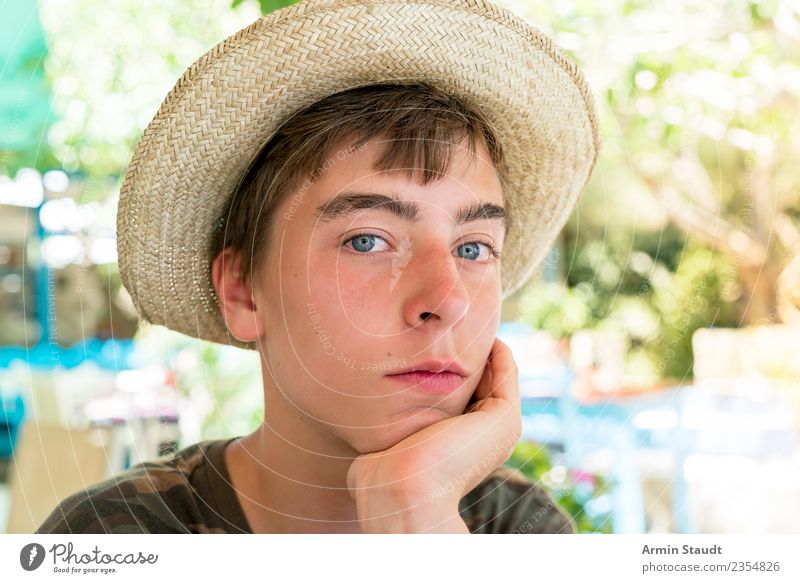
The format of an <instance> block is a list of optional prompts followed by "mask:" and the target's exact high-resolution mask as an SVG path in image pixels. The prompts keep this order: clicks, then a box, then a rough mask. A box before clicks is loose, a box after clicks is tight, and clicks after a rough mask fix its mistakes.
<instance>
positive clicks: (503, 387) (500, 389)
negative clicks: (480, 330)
mask: <svg viewBox="0 0 800 583" xmlns="http://www.w3.org/2000/svg"><path fill="white" fill-rule="evenodd" d="M490 358H491V359H490V361H489V362H490V363H491V366H492V388H491V396H492V397H495V398H497V399H503V400H506V401H511V402H514V401H518V400H519V369H518V368H517V363H516V361H515V360H514V355H513V354H512V353H511V349H510V348H509V347H508V345H507V344H506V343H505V342H503V341H501V340H500V339H497V341H496V346H494V347H493V351H492V354H491V357H490Z"/></svg>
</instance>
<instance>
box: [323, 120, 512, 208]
mask: <svg viewBox="0 0 800 583" xmlns="http://www.w3.org/2000/svg"><path fill="white" fill-rule="evenodd" d="M387 149H388V140H387V139H386V138H383V137H380V136H379V137H377V138H373V139H371V140H369V141H368V142H366V143H364V144H361V145H359V146H357V147H351V146H350V144H347V143H343V144H341V145H339V146H337V147H334V148H332V149H331V152H329V153H328V155H327V156H326V158H325V162H324V163H323V165H322V167H321V168H320V169H318V170H321V172H319V173H318V176H317V180H316V181H314V182H313V183H312V184H311V186H310V188H309V194H310V195H311V196H310V197H309V199H310V200H309V202H311V206H312V207H313V208H314V209H316V208H318V207H319V206H320V205H321V204H323V203H325V202H326V201H329V200H331V199H333V197H335V196H336V195H337V194H339V193H342V192H344V191H361V192H378V193H384V194H387V195H390V196H392V197H393V198H398V199H416V200H419V201H423V202H425V201H427V202H431V203H434V204H437V205H439V206H443V207H445V206H450V203H452V204H463V203H464V202H465V200H470V201H471V202H490V203H494V204H495V205H498V206H501V207H502V206H503V204H504V198H503V188H502V183H501V180H500V177H499V176H498V172H497V170H496V168H495V167H494V164H493V163H492V160H491V158H490V155H489V152H488V151H487V149H486V146H485V145H484V144H483V143H482V142H481V141H480V140H477V141H476V143H475V151H474V152H471V151H470V150H469V147H468V145H467V144H466V142H462V143H458V144H453V145H452V148H451V152H450V154H451V155H450V159H449V164H447V165H446V168H445V167H443V165H441V164H440V163H439V164H433V165H432V164H428V165H429V166H433V167H434V168H436V167H443V172H442V173H433V179H432V180H430V181H428V182H427V184H423V182H424V181H423V180H422V175H423V172H424V171H425V169H424V168H422V167H421V164H420V165H416V166H414V167H413V172H411V171H410V170H409V168H408V167H405V166H397V165H395V167H392V168H391V169H389V170H382V169H380V168H378V167H377V163H378V162H379V161H380V160H381V157H382V156H383V155H384V153H385V152H386V150H387ZM442 152H443V151H439V152H438V153H439V154H441V153H442ZM429 153H430V152H428V154H429ZM438 162H441V161H438Z"/></svg>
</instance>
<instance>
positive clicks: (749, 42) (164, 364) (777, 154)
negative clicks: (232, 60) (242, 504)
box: [0, 0, 800, 533]
mask: <svg viewBox="0 0 800 583" xmlns="http://www.w3.org/2000/svg"><path fill="white" fill-rule="evenodd" d="M498 3H499V4H502V5H505V6H507V7H508V8H510V9H511V10H513V11H514V12H516V13H517V14H518V15H520V16H522V17H524V18H526V19H528V20H529V21H530V22H532V23H533V24H535V25H537V26H539V27H540V28H541V29H542V30H544V31H545V32H546V33H548V34H549V35H551V36H552V37H553V38H554V39H555V40H556V42H557V43H558V45H559V46H561V47H562V48H563V49H564V50H565V51H566V52H567V53H568V54H569V55H570V56H571V57H572V58H573V59H575V60H576V61H577V62H578V63H579V64H580V66H581V67H582V68H583V70H584V72H585V74H586V76H587V78H588V80H589V83H590V85H591V87H592V89H593V92H594V95H595V97H596V100H597V102H598V107H599V110H600V116H601V122H602V131H603V135H604V149H603V152H602V157H601V159H600V161H599V163H598V167H597V168H596V170H595V172H594V174H593V177H592V180H591V182H590V183H589V185H588V186H587V189H586V191H585V193H584V195H583V197H582V199H581V202H580V204H579V206H578V208H577V209H576V211H575V212H574V214H573V216H572V217H571V219H570V222H569V223H568V225H567V227H566V229H565V230H564V232H563V233H562V235H561V237H560V238H559V240H558V241H557V244H556V245H554V246H553V248H552V249H551V250H550V253H549V255H548V257H547V260H546V261H545V262H544V263H543V265H542V267H541V269H540V270H539V272H538V273H537V275H536V277H535V278H534V279H533V280H532V281H531V282H530V283H529V284H528V285H527V286H526V287H525V288H523V289H522V290H520V291H519V292H518V293H517V294H515V295H514V297H511V298H509V299H508V300H507V301H506V302H505V303H504V305H503V318H502V319H503V322H502V324H501V327H500V330H499V331H498V335H499V336H500V338H501V339H503V340H504V341H506V342H507V343H508V344H509V345H510V346H511V348H512V350H513V352H514V355H515V358H516V360H517V363H518V365H519V368H520V388H521V391H522V395H523V415H524V418H523V426H524V431H523V440H522V442H521V443H520V444H519V445H518V447H517V449H516V451H515V453H514V455H513V456H512V458H511V459H510V460H509V461H508V462H507V463H508V464H509V465H513V466H516V467H518V468H520V469H521V470H522V471H523V472H524V473H525V474H526V475H527V476H528V477H529V478H530V479H532V480H536V481H541V482H542V483H543V484H544V485H546V486H547V487H548V488H550V489H551V491H552V492H553V493H554V494H555V495H556V498H557V499H558V501H559V502H560V504H561V505H562V506H563V507H564V508H565V509H566V510H567V511H568V512H570V513H571V514H572V515H573V517H574V518H575V520H576V523H577V525H578V528H579V531H580V532H585V533H647V532H653V533H655V532H659V533H662V532H678V533H788V532H794V533H796V532H800V447H799V446H800V441H799V440H798V427H800V165H798V164H797V162H796V160H798V159H800V116H798V115H797V112H798V111H800V1H798V0H738V1H728V0H703V1H699V0H683V1H669V2H668V1H666V0H662V1H659V2H644V1H636V0H625V1H623V0H608V1H604V2H602V3H595V2H588V1H586V2H584V1H578V0H575V1H573V0H556V1H552V0H549V1H547V2H545V1H538V0H505V1H498ZM288 4H291V2H283V1H279V0H276V1H270V0H260V1H255V0H234V1H233V2H231V0H202V1H201V0H174V1H172V2H157V1H155V0H116V1H115V2H99V1H97V0H5V1H4V2H3V1H0V15H1V16H2V18H0V532H19V533H22V532H33V530H34V529H35V528H36V526H38V524H39V523H40V522H41V521H42V520H43V519H44V517H45V516H46V515H47V514H48V513H49V512H50V511H51V510H52V508H53V507H54V506H55V504H56V503H57V502H58V501H59V500H60V499H62V498H63V497H65V496H66V495H68V494H70V493H72V492H74V491H77V490H78V489H81V488H83V487H85V486H87V485H89V484H91V483H94V482H96V481H99V480H101V479H104V478H106V477H108V476H110V475H112V474H114V473H116V472H118V471H120V470H122V469H124V468H126V467H129V466H131V465H134V464H136V463H138V462H139V461H143V460H146V459H151V458H154V457H156V456H158V455H161V454H163V453H168V452H171V451H174V450H175V449H177V448H181V447H184V446H187V445H191V444H192V443H195V442H197V441H199V440H201V439H217V438H224V437H228V436H233V435H241V434H244V433H247V432H249V431H251V430H252V429H254V428H255V427H256V426H257V424H258V423H259V422H260V420H261V415H262V411H261V408H262V396H261V376H260V369H259V363H258V359H257V355H255V354H253V353H250V352H249V351H242V350H238V349H235V348H231V347H226V346H221V345H216V344H211V343H206V342H202V341H199V340H195V339H192V338H189V337H186V336H182V335H180V334H177V333H174V332H171V331H169V330H166V329H164V328H160V327H154V326H148V325H145V324H141V325H140V324H139V323H138V322H137V318H136V314H135V311H134V309H133V306H132V303H131V300H130V297H129V296H128V294H127V293H126V291H125V289H124V288H122V287H121V285H120V280H119V275H118V272H117V265H116V240H115V213H116V204H117V200H118V193H119V186H120V183H121V179H122V176H123V175H124V171H125V166H126V164H127V162H128V160H129V159H130V155H131V154H132V151H133V148H134V146H135V144H136V142H137V139H138V137H139V136H140V134H141V131H142V130H143V129H144V127H145V126H146V125H147V123H148V122H149V121H150V120H151V119H152V117H153V115H154V114H155V112H156V110H157V108H158V106H159V104H160V102H161V100H162V98H163V97H164V95H166V93H167V92H168V91H169V90H170V89H171V88H172V86H173V85H174V83H175V81H176V80H177V79H178V77H179V76H180V75H181V74H182V72H183V71H184V70H185V69H186V68H187V67H188V66H189V65H190V64H191V63H192V62H193V61H194V60H196V59H197V58H199V57H200V56H201V55H202V54H203V53H204V52H205V51H206V50H208V49H210V48H211V47H212V46H214V45H215V44H216V43H218V42H220V41H222V40H223V39H224V38H225V37H227V36H228V35H230V34H232V33H234V32H236V31H237V30H239V29H240V28H242V27H244V26H246V25H247V24H249V23H250V22H252V21H253V20H254V19H256V18H257V17H258V16H259V15H260V14H262V13H266V12H269V11H271V10H274V9H276V8H279V7H281V6H284V5H288Z"/></svg>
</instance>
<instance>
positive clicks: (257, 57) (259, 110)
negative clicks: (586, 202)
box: [117, 0, 600, 349]
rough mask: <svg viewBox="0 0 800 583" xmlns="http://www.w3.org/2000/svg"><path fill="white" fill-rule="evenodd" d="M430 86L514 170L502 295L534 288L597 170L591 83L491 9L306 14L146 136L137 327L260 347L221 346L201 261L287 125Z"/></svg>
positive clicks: (268, 27) (249, 46)
mask: <svg viewBox="0 0 800 583" xmlns="http://www.w3.org/2000/svg"><path fill="white" fill-rule="evenodd" d="M421 80H424V81H427V82H428V83H430V84H432V85H434V86H436V87H438V88H439V89H441V90H443V91H446V92H448V93H450V94H453V95H456V96H459V97H462V98H466V99H468V100H471V101H472V102H473V103H475V104H477V105H478V106H479V107H480V108H481V109H482V111H483V112H484V113H485V114H486V115H487V117H488V118H489V120H490V121H491V122H492V123H493V124H494V126H495V129H496V131H497V133H498V136H499V138H500V140H501V143H502V145H503V148H504V150H505V154H506V158H507V161H508V171H509V173H508V177H509V181H508V183H507V185H506V186H507V192H508V198H507V201H506V205H507V208H508V211H509V214H510V215H511V216H512V218H513V222H512V226H511V228H510V229H509V232H508V235H507V238H506V243H505V244H504V246H503V274H502V284H503V297H504V298H505V297H507V296H508V295H510V294H511V293H513V292H514V291H515V290H517V289H518V288H519V287H520V286H521V285H522V284H524V283H525V282H526V281H527V280H528V279H529V278H530V277H531V275H533V272H534V270H535V268H536V267H537V265H538V264H539V263H540V261H541V260H542V258H543V257H544V255H545V254H546V252H547V250H548V247H549V246H550V244H551V243H552V242H553V240H554V238H555V237H556V235H557V234H558V232H559V231H560V229H561V227H562V226H563V225H564V223H565V222H566V220H567V218H568V216H569V214H570V212H571V210H572V208H573V207H574V205H575V203H576V201H577V198H578V195H579V193H580V191H581V190H582V189H583V187H584V185H585V183H586V181H587V180H588V178H589V175H590V173H591V171H592V168H593V167H594V165H595V162H596V160H597V155H598V152H599V148H600V135H599V130H598V122H597V117H596V113H595V107H594V101H593V99H592V96H591V93H590V90H589V88H588V86H587V84H586V82H585V81H584V78H583V75H582V74H581V72H580V70H579V69H578V68H577V66H576V65H575V64H574V63H573V62H572V61H571V60H570V59H569V58H568V57H566V56H565V55H564V54H563V53H562V52H561V51H560V50H559V49H558V48H557V47H556V46H555V45H554V43H553V41H552V40H551V39H550V38H548V37H547V36H545V35H544V34H543V33H542V32H541V31H539V30H538V29H536V28H534V27H533V26H531V25H529V24H528V23H526V22H525V21H524V20H522V19H521V18H519V17H517V16H515V15H514V14H512V13H511V12H509V11H508V10H505V9H503V8H500V7H498V6H496V5H494V4H492V3H490V2H488V1H485V0H411V1H407V0H405V1H403V2H397V1H394V0H392V1H390V0H373V1H368V2H365V1H363V0H360V1H356V0H306V1H305V2H301V3H299V4H295V5H293V6H290V7H288V8H284V9H282V10H278V11H276V12H272V13H270V14H267V15H266V16H263V17H261V18H259V19H258V20H256V21H255V22H253V23H252V24H251V25H249V26H247V27H246V28H244V29H242V30H240V31H239V32H237V33H236V34H234V35H232V36H230V37H229V38H227V39H225V40H224V41H223V42H221V43H220V44H218V45H217V46H215V47H214V48H212V49H211V50H210V51H208V52H207V53H206V54H205V55H203V56H202V57H200V58H199V59H198V60H197V61H196V62H195V63H194V64H192V65H191V66H190V67H189V68H188V69H187V70H186V71H185V72H184V74H183V75H182V76H181V78H180V79H179V80H178V82H177V83H176V84H175V87H174V88H173V89H172V90H171V91H170V92H169V94H168V95H167V96H166V98H165V99H164V102H163V103H162V104H161V107H160V108H159V110H158V112H157V113H156V115H155V117H154V118H153V120H152V121H151V122H150V124H149V125H148V126H147V128H146V129H145V131H144V133H143V135H142V138H141V141H140V142H139V144H138V146H137V147H136V150H135V152H134V154H133V158H132V159H131V162H130V165H129V167H128V171H127V174H126V176H125V179H124V181H123V184H122V188H121V192H120V201H119V211H118V215H117V237H118V238H117V248H118V255H119V269H120V275H121V278H122V282H123V284H124V285H125V287H126V288H127V290H128V291H129V292H130V294H131V298H132V300H133V303H134V305H135V306H136V308H137V310H138V312H139V315H140V317H141V318H142V319H143V320H145V321H148V322H151V323H154V324H160V325H164V326H167V327H169V328H171V329H173V330H177V331H179V332H183V333H185V334H188V335H190V336H195V337H198V338H203V339H206V340H211V341H214V342H220V343H223V344H231V345H234V346H239V347H242V348H251V349H254V348H256V345H255V343H252V342H251V343H245V342H241V341H239V340H237V339H236V338H235V337H233V335H231V334H230V333H229V332H228V329H227V327H226V326H225V322H224V320H223V317H222V314H221V312H220V309H219V304H218V298H217V297H216V294H215V292H214V286H213V283H212V280H211V273H210V270H209V267H208V266H209V257H208V256H207V253H208V252H207V247H208V241H209V238H210V237H211V234H212V232H213V230H214V227H215V222H216V220H217V218H218V217H219V216H220V214H221V213H222V211H223V208H224V207H225V205H226V203H227V200H228V198H229V197H230V195H231V194H232V193H233V192H234V191H235V189H236V187H237V185H238V182H239V180H240V178H241V177H242V175H243V173H244V171H245V170H246V169H247V167H248V165H249V164H250V162H251V160H252V159H253V158H254V157H255V155H256V154H257V153H258V151H259V149H260V148H261V146H262V145H263V144H264V143H265V142H267V141H268V140H269V138H270V137H271V136H272V134H273V132H274V131H275V130H276V129H277V128H278V126H279V125H280V124H281V123H282V122H283V121H285V120H286V119H287V118H288V117H289V116H291V114H292V113H294V112H295V111H297V110H299V109H301V108H304V107H306V106H308V105H310V104H312V103H314V102H316V101H317V100H319V99H321V98H322V97H325V96H327V95H329V94H332V93H336V92H339V91H342V90H345V89H350V88H354V87H357V86H362V85H369V84H372V83H377V82H389V81H394V82H413V81H421Z"/></svg>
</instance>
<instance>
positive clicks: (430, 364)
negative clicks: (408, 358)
mask: <svg viewBox="0 0 800 583" xmlns="http://www.w3.org/2000/svg"><path fill="white" fill-rule="evenodd" d="M414 372H427V373H451V374H455V375H458V376H460V377H466V376H467V372H466V371H465V370H464V368H463V367H462V366H461V365H460V364H458V363H457V362H456V361H454V360H452V359H428V360H424V361H421V362H418V363H416V364H413V365H411V366H407V367H405V368H401V369H398V370H396V371H394V372H392V373H389V374H388V375H387V376H395V375H402V374H409V373H414Z"/></svg>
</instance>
